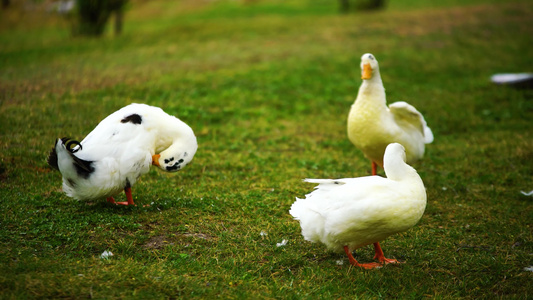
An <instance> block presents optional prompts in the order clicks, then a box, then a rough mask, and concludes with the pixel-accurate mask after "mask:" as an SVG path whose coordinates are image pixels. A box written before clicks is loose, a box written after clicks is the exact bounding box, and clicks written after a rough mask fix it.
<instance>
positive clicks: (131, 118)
mask: <svg viewBox="0 0 533 300" xmlns="http://www.w3.org/2000/svg"><path fill="white" fill-rule="evenodd" d="M142 120H143V118H142V117H141V116H140V115H138V114H133V115H129V116H127V117H125V118H124V119H122V120H121V121H120V122H121V123H128V122H130V123H133V124H141V123H142Z"/></svg>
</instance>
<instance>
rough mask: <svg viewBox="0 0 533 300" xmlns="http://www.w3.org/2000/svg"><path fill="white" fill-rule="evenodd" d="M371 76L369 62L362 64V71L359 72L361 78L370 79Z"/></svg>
mask: <svg viewBox="0 0 533 300" xmlns="http://www.w3.org/2000/svg"><path fill="white" fill-rule="evenodd" d="M370 78H372V67H371V66H370V64H364V65H363V73H362V74H361V79H370Z"/></svg>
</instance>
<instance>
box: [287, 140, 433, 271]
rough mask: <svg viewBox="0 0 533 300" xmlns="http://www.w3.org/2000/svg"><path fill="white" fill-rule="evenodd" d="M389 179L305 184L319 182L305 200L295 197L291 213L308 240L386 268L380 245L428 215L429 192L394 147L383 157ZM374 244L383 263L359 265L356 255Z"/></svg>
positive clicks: (401, 149) (402, 150)
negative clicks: (361, 261)
mask: <svg viewBox="0 0 533 300" xmlns="http://www.w3.org/2000/svg"><path fill="white" fill-rule="evenodd" d="M384 168H385V174H386V175H387V178H383V177H380V176H366V177H359V178H345V179H306V180H305V181H307V182H312V183H318V184H319V185H318V186H317V187H316V188H315V190H314V191H313V192H311V193H310V194H308V195H306V198H305V199H298V198H296V199H297V200H296V202H294V204H293V205H292V207H291V209H290V211H289V212H290V214H291V215H292V216H293V217H294V218H295V219H296V220H299V221H300V226H301V227H302V235H303V237H304V238H305V239H306V240H308V241H311V242H321V243H323V244H325V245H326V246H327V247H328V248H329V249H331V250H333V251H337V252H342V251H343V250H344V252H345V253H346V255H348V258H349V260H350V263H351V264H352V265H354V266H358V267H363V268H366V269H372V268H376V267H380V266H382V264H387V263H398V261H397V260H395V259H388V258H385V256H384V255H383V251H382V250H381V246H380V245H379V241H381V240H383V239H385V238H387V237H388V236H390V235H392V234H395V233H398V232H402V231H406V230H407V229H409V228H411V227H413V226H414V225H415V224H416V223H417V222H418V221H419V220H420V218H421V217H422V215H423V214H424V210H425V208H426V189H425V187H424V183H423V182H422V179H420V176H419V175H418V173H417V172H416V170H415V169H413V168H412V167H411V166H409V165H408V164H406V163H405V148H404V147H403V146H402V145H400V144H398V143H393V144H390V145H389V146H387V149H386V151H385V157H384ZM372 243H373V244H374V250H375V253H376V255H375V257H374V258H375V259H378V260H379V261H380V263H366V264H360V263H358V262H357V261H356V260H355V259H354V258H353V256H352V253H351V252H352V251H353V250H355V249H357V248H360V247H363V246H366V245H369V244H372Z"/></svg>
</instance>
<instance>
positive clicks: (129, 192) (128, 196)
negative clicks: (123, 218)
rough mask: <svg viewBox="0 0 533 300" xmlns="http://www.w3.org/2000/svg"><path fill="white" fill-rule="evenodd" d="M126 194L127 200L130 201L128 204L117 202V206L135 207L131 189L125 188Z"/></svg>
mask: <svg viewBox="0 0 533 300" xmlns="http://www.w3.org/2000/svg"><path fill="white" fill-rule="evenodd" d="M124 193H125V194H126V199H127V200H128V201H126V202H116V204H120V205H135V204H134V203H133V196H132V195H131V187H126V188H124Z"/></svg>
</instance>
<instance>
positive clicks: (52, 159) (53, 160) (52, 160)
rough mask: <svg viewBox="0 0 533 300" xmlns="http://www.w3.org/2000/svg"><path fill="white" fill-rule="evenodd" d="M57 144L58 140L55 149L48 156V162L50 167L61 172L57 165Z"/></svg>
mask: <svg viewBox="0 0 533 300" xmlns="http://www.w3.org/2000/svg"><path fill="white" fill-rule="evenodd" d="M56 144H57V140H56V142H55V144H54V147H52V150H50V154H48V159H47V162H48V165H49V166H50V167H52V168H54V169H56V170H58V171H59V166H58V165H57V153H56Z"/></svg>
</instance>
